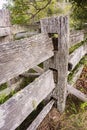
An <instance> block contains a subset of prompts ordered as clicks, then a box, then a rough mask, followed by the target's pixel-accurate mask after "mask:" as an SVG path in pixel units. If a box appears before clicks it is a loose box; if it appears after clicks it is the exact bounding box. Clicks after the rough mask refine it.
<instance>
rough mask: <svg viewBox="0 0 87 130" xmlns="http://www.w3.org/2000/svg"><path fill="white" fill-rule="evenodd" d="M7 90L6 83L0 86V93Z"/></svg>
mask: <svg viewBox="0 0 87 130" xmlns="http://www.w3.org/2000/svg"><path fill="white" fill-rule="evenodd" d="M6 88H7V83H4V84H2V85H0V91H2V90H3V89H6Z"/></svg>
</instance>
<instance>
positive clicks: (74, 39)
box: [69, 31, 84, 47]
mask: <svg viewBox="0 0 87 130" xmlns="http://www.w3.org/2000/svg"><path fill="white" fill-rule="evenodd" d="M69 39H70V40H69V43H70V47H71V46H74V45H76V44H77V43H80V42H81V41H83V40H84V33H83V32H81V31H79V32H74V33H70V37H69Z"/></svg>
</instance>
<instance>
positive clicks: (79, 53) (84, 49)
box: [69, 43, 87, 70]
mask: <svg viewBox="0 0 87 130" xmlns="http://www.w3.org/2000/svg"><path fill="white" fill-rule="evenodd" d="M86 53H87V43H85V44H84V45H82V46H80V47H79V48H78V49H76V50H75V51H74V52H73V53H72V54H70V56H69V63H70V64H71V65H72V70H73V69H74V67H75V66H76V65H77V64H78V63H79V61H80V60H81V59H82V57H83V56H84V55H85V54H86Z"/></svg>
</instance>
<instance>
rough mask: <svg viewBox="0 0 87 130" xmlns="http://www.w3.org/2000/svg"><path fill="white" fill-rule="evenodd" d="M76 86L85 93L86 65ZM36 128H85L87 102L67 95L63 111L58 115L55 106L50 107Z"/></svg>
mask: <svg viewBox="0 0 87 130" xmlns="http://www.w3.org/2000/svg"><path fill="white" fill-rule="evenodd" d="M76 87H77V89H79V90H81V91H82V92H84V93H85V94H87V66H86V67H84V69H83V71H82V74H81V76H80V78H79V79H78V80H77V83H76ZM82 106H83V107H82ZM37 130H87V103H83V102H81V101H80V100H79V99H77V98H76V97H74V96H72V95H69V97H68V99H67V103H66V110H65V112H64V113H63V114H62V115H60V113H59V112H58V111H57V109H56V108H52V109H51V111H50V112H49V113H48V115H47V116H46V117H45V119H44V120H43V122H42V123H41V124H40V126H39V127H38V129H37Z"/></svg>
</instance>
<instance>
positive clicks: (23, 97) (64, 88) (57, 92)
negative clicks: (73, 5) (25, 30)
mask: <svg viewBox="0 0 87 130" xmlns="http://www.w3.org/2000/svg"><path fill="white" fill-rule="evenodd" d="M4 13H6V12H4ZM0 17H1V13H0ZM6 17H7V16H6ZM3 19H4V17H3ZM2 21H4V20H2ZM7 23H9V22H7ZM40 23H41V34H38V35H34V36H32V37H30V38H25V39H21V40H15V41H12V40H9V41H8V42H4V41H3V42H1V43H0V84H3V83H5V82H9V81H10V80H11V79H13V78H14V77H17V76H18V75H22V76H25V77H26V76H29V77H31V76H34V77H37V78H36V79H35V80H34V81H33V82H32V83H30V84H29V85H27V86H26V87H25V88H24V89H22V90H21V91H19V92H17V93H16V94H15V95H14V96H12V97H11V98H10V99H9V100H7V101H6V102H5V103H4V104H2V105H1V106H0V130H15V129H16V128H17V127H18V126H19V125H20V124H21V123H22V122H23V121H24V120H25V119H26V118H27V116H29V115H30V113H31V112H32V111H33V110H35V108H36V107H37V106H38V105H39V104H40V103H41V102H42V101H43V100H44V99H46V98H48V100H49V101H48V103H47V105H46V106H45V107H44V108H43V110H42V111H41V112H40V114H39V115H38V116H37V117H36V119H35V120H34V121H33V122H32V123H31V125H30V126H29V127H28V128H27V130H36V129H37V127H38V126H39V124H40V123H41V122H42V120H43V119H44V117H45V116H46V115H47V113H48V112H49V111H50V109H51V108H52V106H53V104H54V103H55V104H56V106H57V109H58V111H60V112H63V111H64V109H65V104H66V97H67V95H68V94H69V93H71V94H73V95H75V96H77V97H78V98H80V99H81V100H83V101H87V96H86V95H85V94H83V93H82V92H80V91H79V90H77V89H76V88H74V87H73V85H74V84H69V83H68V81H67V75H68V73H70V72H69V71H68V65H71V69H70V70H73V69H74V68H75V66H76V65H77V63H78V62H79V61H80V59H81V58H82V57H83V56H84V55H85V54H86V53H87V44H86V43H85V44H84V45H81V46H80V47H79V48H78V49H76V50H75V51H74V52H73V53H71V54H70V55H69V48H70V46H69V20H68V17H67V16H57V17H51V18H45V19H42V20H41V21H40ZM4 25H5V24H4V22H0V38H2V37H3V36H4V37H3V38H5V36H9V31H8V29H7V27H8V25H9V24H7V26H4ZM9 28H10V26H9ZM2 30H3V31H2ZM6 30H7V31H6ZM2 32H3V33H2ZM5 32H7V33H5ZM10 35H11V34H10ZM42 62H43V64H44V68H41V67H39V66H38V65H39V64H40V63H42ZM31 68H32V69H33V70H34V71H36V72H34V73H29V72H27V71H28V70H29V69H31ZM81 70H82V68H81V69H80V70H79V71H78V72H77V73H76V75H75V76H74V81H75V80H77V77H78V75H80V73H81ZM25 72H27V73H25ZM24 73H25V74H24ZM15 88H16V87H14V86H13V89H15ZM7 90H8V88H7ZM5 92H6V91H5ZM8 94H9V93H8Z"/></svg>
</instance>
